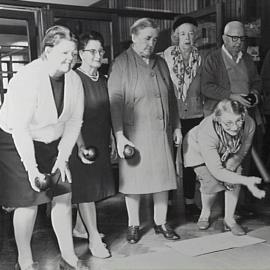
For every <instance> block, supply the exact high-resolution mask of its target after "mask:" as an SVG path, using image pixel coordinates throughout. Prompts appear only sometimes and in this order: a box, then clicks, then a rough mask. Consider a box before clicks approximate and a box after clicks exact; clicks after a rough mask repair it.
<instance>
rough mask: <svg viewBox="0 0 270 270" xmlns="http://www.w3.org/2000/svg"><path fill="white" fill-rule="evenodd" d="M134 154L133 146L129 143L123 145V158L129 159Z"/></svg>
mask: <svg viewBox="0 0 270 270" xmlns="http://www.w3.org/2000/svg"><path fill="white" fill-rule="evenodd" d="M134 155H135V148H134V147H133V146H131V145H128V144H127V145H125V147H124V157H125V159H131V158H133V157H134Z"/></svg>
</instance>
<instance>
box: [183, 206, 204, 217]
mask: <svg viewBox="0 0 270 270" xmlns="http://www.w3.org/2000/svg"><path fill="white" fill-rule="evenodd" d="M185 214H186V216H199V215H200V214H201V209H200V208H198V206H197V205H196V204H195V203H192V204H186V205H185Z"/></svg>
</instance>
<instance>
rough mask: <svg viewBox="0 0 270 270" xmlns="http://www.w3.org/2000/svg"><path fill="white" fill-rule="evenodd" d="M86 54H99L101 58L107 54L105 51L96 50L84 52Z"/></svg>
mask: <svg viewBox="0 0 270 270" xmlns="http://www.w3.org/2000/svg"><path fill="white" fill-rule="evenodd" d="M83 51H84V52H89V53H90V54H92V55H97V54H99V55H100V56H103V55H104V54H105V51H104V50H95V49H89V50H83Z"/></svg>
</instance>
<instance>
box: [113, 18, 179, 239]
mask: <svg viewBox="0 0 270 270" xmlns="http://www.w3.org/2000/svg"><path fill="white" fill-rule="evenodd" d="M131 35H132V41H133V43H132V45H131V46H130V48H129V49H128V50H126V51H125V52H123V53H122V54H121V55H120V56H119V57H117V58H116V59H115V62H114V63H113V65H112V69H111V74H110V76H109V81H108V90H109V97H110V105H111V114H112V123H113V128H114V132H115V136H116V141H117V149H118V154H119V156H120V158H121V160H120V162H119V169H120V179H119V181H120V183H119V191H120V192H122V193H124V194H125V199H126V206H127V211H128V217H129V227H128V234H127V240H128V242H129V243H136V242H137V241H138V240H139V225H140V221H139V202H140V195H141V194H149V193H152V194H153V199H154V221H155V231H156V233H161V234H163V235H164V237H165V238H167V239H170V240H176V239H179V236H178V235H177V234H176V233H175V232H174V231H173V230H172V229H170V228H169V226H167V225H166V214H167V206H168V190H171V189H176V174H175V167H174V162H173V157H172V146H173V141H174V143H175V144H176V145H179V144H180V142H181V138H182V137H181V131H180V122H179V119H178V113H177V104H176V99H175V96H174V93H173V86H172V82H171V80H170V74H169V70H168V68H167V65H166V63H165V61H164V60H163V59H162V58H161V57H159V56H154V55H153V50H154V47H155V44H156V41H157V37H158V27H157V25H156V24H155V23H154V22H153V21H152V20H150V19H147V18H143V19H139V20H138V21H136V22H135V23H134V24H133V25H132V26H131ZM125 145H131V146H135V148H136V151H135V156H134V157H133V158H132V159H130V160H126V159H124V158H123V157H124V155H123V151H124V146H125Z"/></svg>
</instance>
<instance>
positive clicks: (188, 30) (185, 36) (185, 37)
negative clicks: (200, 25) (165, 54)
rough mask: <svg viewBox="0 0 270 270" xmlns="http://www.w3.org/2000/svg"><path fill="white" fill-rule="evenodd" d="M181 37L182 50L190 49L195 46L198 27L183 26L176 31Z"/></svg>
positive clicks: (188, 24) (191, 25) (180, 45)
mask: <svg viewBox="0 0 270 270" xmlns="http://www.w3.org/2000/svg"><path fill="white" fill-rule="evenodd" d="M175 31H176V32H177V34H178V37H179V47H180V49H186V48H190V47H191V46H193V45H194V41H195V32H196V26H194V25H193V24H190V23H184V24H181V25H180V26H179V27H177V28H176V30H175Z"/></svg>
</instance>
